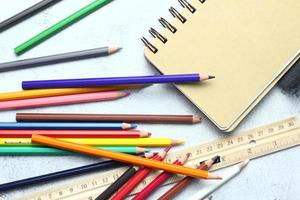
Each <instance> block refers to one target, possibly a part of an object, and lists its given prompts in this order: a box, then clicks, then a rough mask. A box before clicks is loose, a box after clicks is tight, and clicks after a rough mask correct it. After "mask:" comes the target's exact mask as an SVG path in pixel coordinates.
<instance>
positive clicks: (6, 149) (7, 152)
mask: <svg viewBox="0 0 300 200" xmlns="http://www.w3.org/2000/svg"><path fill="white" fill-rule="evenodd" d="M97 148H103V149H106V150H111V151H117V152H121V153H128V154H139V153H144V152H149V151H150V150H149V149H147V148H141V147H130V146H129V147H119V146H118V147H97ZM13 155H14V156H15V155H18V156H33V155H53V156H62V155H79V154H77V153H74V152H70V151H65V150H60V149H56V148H50V147H31V146H2V147H0V156H13Z"/></svg>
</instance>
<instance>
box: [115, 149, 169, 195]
mask: <svg viewBox="0 0 300 200" xmlns="http://www.w3.org/2000/svg"><path fill="white" fill-rule="evenodd" d="M170 149H171V146H169V147H167V148H166V149H164V150H163V151H162V152H160V153H159V154H157V155H155V156H154V157H153V158H152V159H153V160H159V161H162V160H163V159H164V158H165V157H166V155H167V153H168V151H169V150H170ZM151 171H152V169H149V168H141V169H139V171H138V172H137V173H136V174H135V175H134V176H133V177H132V178H131V179H130V180H129V181H128V182H127V183H126V184H125V185H124V186H123V187H122V188H121V189H120V190H119V191H118V192H117V193H116V194H115V196H113V197H112V198H111V200H123V199H125V198H126V196H127V195H129V194H130V192H131V191H132V190H133V189H134V188H135V187H136V186H137V185H138V184H139V183H140V182H141V181H142V180H144V178H146V176H148V174H149V173H150V172H151Z"/></svg>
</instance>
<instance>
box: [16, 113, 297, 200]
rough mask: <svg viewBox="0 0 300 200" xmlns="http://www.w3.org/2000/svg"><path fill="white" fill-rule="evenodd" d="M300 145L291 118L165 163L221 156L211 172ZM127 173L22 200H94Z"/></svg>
mask: <svg viewBox="0 0 300 200" xmlns="http://www.w3.org/2000/svg"><path fill="white" fill-rule="evenodd" d="M299 144H300V126H299V124H298V121H297V119H296V117H292V118H289V119H286V120H282V121H279V122H275V123H272V124H269V125H266V126H262V127H259V128H256V129H252V130H249V131H246V132H244V133H242V134H238V135H235V136H232V137H226V138H224V139H219V140H215V141H213V142H210V143H206V144H200V145H196V146H192V147H190V148H187V149H184V150H181V151H177V152H171V153H169V155H168V156H167V157H166V159H165V162H168V163H171V162H173V161H174V160H176V159H179V158H181V157H182V156H184V155H185V154H186V153H188V152H189V153H191V154H192V155H191V157H190V159H189V161H188V162H187V163H186V165H185V166H189V167H196V165H197V164H199V162H201V161H204V160H207V159H209V158H211V157H213V156H215V155H219V156H221V162H220V163H218V164H216V165H214V166H213V167H212V169H211V170H217V169H221V168H224V167H227V166H230V165H233V164H236V163H239V162H241V161H243V160H246V159H253V158H257V157H260V156H263V155H267V154H270V153H274V152H276V151H280V150H283V149H287V148H290V147H293V146H297V145H299ZM126 169H127V168H126V167H122V168H118V169H114V170H109V171H106V172H99V173H96V174H95V175H93V178H86V179H83V180H81V181H78V182H77V183H73V184H71V185H66V186H62V187H60V188H58V189H54V190H51V191H45V192H42V193H39V194H35V195H33V196H30V197H23V198H22V200H94V199H95V198H96V197H97V196H98V195H99V194H100V193H101V192H102V191H104V190H105V189H106V188H107V187H108V186H109V185H110V184H111V183H113V182H114V181H115V180H117V179H118V177H119V176H120V175H122V173H124V171H125V170H126ZM158 173H159V172H154V173H152V174H150V176H148V177H147V178H146V179H145V180H144V181H143V182H142V183H141V184H140V185H139V186H138V187H137V188H136V190H135V191H134V192H133V193H136V192H138V191H140V190H141V189H142V188H143V187H144V186H145V185H147V184H148V183H149V182H150V181H151V180H153V178H154V177H155V176H156V175H157V174H158ZM181 178H182V176H180V175H174V176H173V177H172V178H170V179H169V180H168V182H166V183H165V184H170V183H174V182H176V181H179V180H180V179H181Z"/></svg>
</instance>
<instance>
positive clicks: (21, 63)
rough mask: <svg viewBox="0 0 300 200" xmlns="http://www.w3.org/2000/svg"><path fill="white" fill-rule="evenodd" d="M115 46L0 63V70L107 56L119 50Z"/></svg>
mask: <svg viewBox="0 0 300 200" xmlns="http://www.w3.org/2000/svg"><path fill="white" fill-rule="evenodd" d="M119 50H120V48H116V47H102V48H96V49H88V50H83V51H75V52H68V53H61V54H56V55H49V56H43V57H37V58H29V59H25V60H17V61H12V62H6V63H0V72H6V71H13V70H19V69H27V68H31V67H37V66H42V65H50V64H57V63H63V62H70V61H76V60H82V59H88V58H94V57H101V56H108V55H110V54H113V53H115V52H117V51H119Z"/></svg>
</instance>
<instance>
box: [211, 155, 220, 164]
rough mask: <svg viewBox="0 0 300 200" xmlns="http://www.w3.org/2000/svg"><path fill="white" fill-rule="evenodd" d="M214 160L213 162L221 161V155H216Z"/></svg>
mask: <svg viewBox="0 0 300 200" xmlns="http://www.w3.org/2000/svg"><path fill="white" fill-rule="evenodd" d="M211 160H212V161H213V164H216V163H219V162H221V157H220V156H215V157H213V158H212V159H211Z"/></svg>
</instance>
